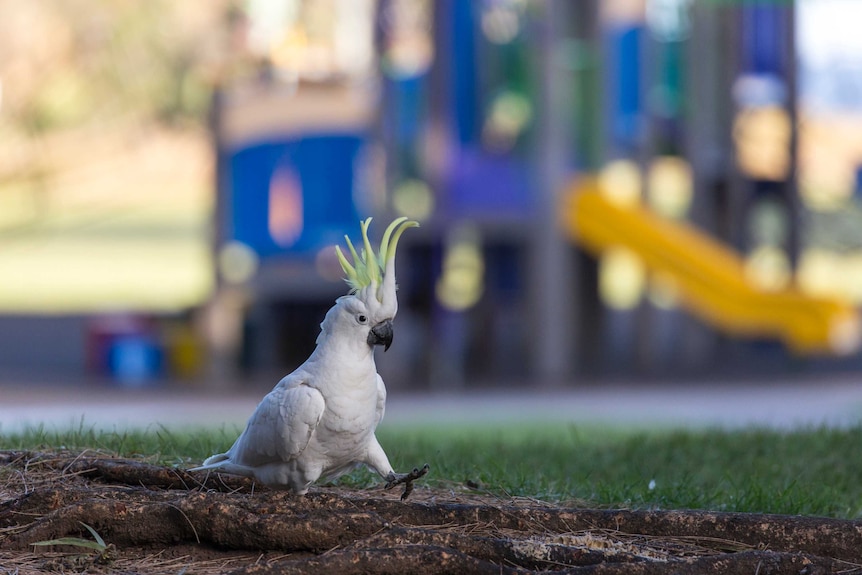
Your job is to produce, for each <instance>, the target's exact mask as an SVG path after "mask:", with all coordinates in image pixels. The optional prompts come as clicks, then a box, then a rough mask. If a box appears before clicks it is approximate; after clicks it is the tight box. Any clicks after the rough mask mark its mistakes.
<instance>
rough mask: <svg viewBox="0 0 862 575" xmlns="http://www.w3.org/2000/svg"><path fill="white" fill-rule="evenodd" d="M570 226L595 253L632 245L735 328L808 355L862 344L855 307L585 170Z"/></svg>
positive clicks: (702, 308)
mask: <svg viewBox="0 0 862 575" xmlns="http://www.w3.org/2000/svg"><path fill="white" fill-rule="evenodd" d="M563 226H564V227H565V229H566V231H567V233H568V234H569V236H570V237H571V238H572V239H574V240H575V241H577V243H578V244H579V245H581V246H582V247H583V248H584V249H586V250H587V251H589V252H591V253H592V254H594V255H600V254H603V253H607V252H608V251H610V250H619V249H625V250H629V251H630V252H631V253H633V254H635V255H636V256H637V257H638V258H640V259H641V260H642V261H643V263H644V265H645V266H646V268H647V270H648V272H649V273H650V274H651V275H652V276H653V277H655V278H659V279H660V281H663V282H665V284H666V285H667V284H668V283H669V285H670V286H673V287H674V288H675V291H676V292H677V295H678V297H679V300H680V301H681V302H682V304H683V305H684V307H686V308H687V309H688V310H689V311H690V312H692V313H694V314H696V315H697V316H698V317H700V318H701V319H703V320H705V321H706V322H708V323H710V324H712V325H713V326H714V327H716V328H718V329H720V330H722V331H724V332H726V333H728V334H730V335H734V336H742V337H762V338H776V339H780V340H781V341H783V342H784V343H785V344H786V345H787V346H788V347H789V348H790V349H791V350H793V351H794V352H795V353H797V354H800V355H809V354H835V355H848V354H851V353H854V352H856V351H857V350H858V349H859V346H860V336H862V333H860V320H859V316H858V314H857V312H856V310H855V308H854V307H852V306H850V305H848V304H847V303H844V302H842V301H839V300H837V299H827V298H821V297H812V296H809V295H806V294H804V293H802V292H801V291H800V290H799V289H798V288H797V287H796V286H793V285H791V286H789V287H784V288H781V289H776V290H768V289H765V288H764V287H761V286H759V285H758V284H757V282H756V281H755V280H753V279H752V278H751V277H750V275H749V274H748V273H747V272H746V267H745V263H744V261H743V259H742V258H741V257H740V256H739V255H738V254H737V253H736V252H734V251H733V250H732V249H730V248H728V247H727V246H725V245H723V244H722V243H720V242H718V241H716V240H714V239H712V238H711V237H709V236H708V235H707V234H705V233H704V232H702V231H700V230H698V229H697V228H695V227H693V226H691V225H688V224H684V223H680V222H676V221H673V220H671V219H668V218H664V217H661V216H659V215H657V214H655V213H653V212H652V211H651V210H649V209H648V208H646V207H644V206H642V205H641V204H640V202H637V201H635V202H630V201H626V200H623V199H620V198H614V197H613V196H612V195H611V194H610V193H608V190H606V189H602V187H601V186H600V184H599V182H598V181H597V180H595V179H592V178H589V177H587V178H580V179H579V181H578V183H577V184H575V185H572V186H571V187H570V189H569V191H568V193H567V195H566V198H565V207H564V210H563Z"/></svg>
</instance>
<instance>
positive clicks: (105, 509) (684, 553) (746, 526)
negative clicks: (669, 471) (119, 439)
mask: <svg viewBox="0 0 862 575" xmlns="http://www.w3.org/2000/svg"><path fill="white" fill-rule="evenodd" d="M252 487H253V484H252V483H251V482H250V481H248V480H244V479H237V478H232V477H227V476H220V475H217V474H209V475H207V474H206V473H193V474H191V473H188V472H185V471H183V470H179V469H173V468H169V467H163V466H158V465H152V464H148V463H145V462H142V461H137V460H127V459H113V458H107V457H104V456H98V455H96V454H92V453H85V454H41V453H28V452H0V559H3V558H7V557H13V558H18V559H19V560H20V561H23V560H24V559H27V561H36V562H37V563H38V561H39V560H40V559H39V558H42V559H44V558H45V557H47V556H48V554H50V553H54V554H57V552H58V551H59V552H60V556H62V557H83V558H82V559H81V560H80V561H79V562H78V563H76V562H75V561H78V560H70V561H69V562H67V563H65V564H63V565H61V567H62V569H61V570H64V571H66V572H71V573H74V572H83V571H84V570H86V569H87V568H88V567H86V566H85V564H87V562H90V563H92V562H93V561H94V560H95V559H94V557H93V556H88V555H86V554H82V553H81V550H80V549H66V548H65V547H61V548H57V549H53V550H47V551H40V550H37V549H34V548H33V547H32V544H33V543H35V542H37V541H46V540H52V539H58V538H61V537H80V538H85V539H86V538H88V537H89V536H90V535H89V534H88V533H87V531H86V530H85V528H84V527H83V526H82V523H85V524H87V525H89V526H92V527H93V528H94V529H95V530H96V532H98V533H99V534H100V536H101V537H102V538H103V539H104V540H105V541H106V542H108V543H109V544H111V545H113V546H114V548H115V549H117V556H116V558H112V559H111V560H112V561H115V562H122V561H127V560H129V554H130V553H131V550H135V552H136V553H138V555H140V556H141V557H150V558H152V557H155V556H158V557H159V560H158V561H154V564H153V565H152V569H146V568H144V567H141V568H139V570H140V571H147V572H152V573H161V572H165V573H167V572H174V573H175V572H177V559H176V553H174V554H169V556H165V555H164V553H165V552H166V551H169V550H179V549H182V550H183V552H184V553H187V555H183V557H189V559H188V561H189V562H190V563H191V562H199V561H210V562H216V563H217V562H218V561H224V563H223V564H222V567H223V571H224V572H228V571H231V570H233V571H234V572H235V573H249V574H251V573H319V572H333V573H335V572H337V573H398V574H399V575H401V574H404V573H420V574H433V573H452V572H458V573H489V574H490V573H495V574H496V573H509V574H513V575H517V574H520V573H528V572H529V573H535V572H542V573H596V574H616V573H633V574H644V575H650V574H654V573H655V574H664V573H682V574H685V573H726V572H749V573H760V574H767V573H790V572H793V573H800V572H805V573H809V574H814V573H837V572H842V573H851V572H854V570H855V571H856V572H862V569H859V567H858V564H859V563H862V523H860V522H854V521H842V520H831V519H823V518H808V517H784V516H774V515H755V514H739V513H712V512H702V511H644V510H640V511H638V510H594V509H572V508H562V507H553V506H549V505H547V504H539V503H530V504H528V503H524V502H516V503H506V502H502V501H500V500H495V499H493V498H486V500H485V501H480V500H477V499H476V498H474V500H473V501H470V502H466V503H465V502H460V501H458V500H457V498H456V497H453V496H451V495H448V494H445V493H439V492H437V493H435V492H431V491H430V490H428V489H419V490H418V491H417V500H416V501H412V502H409V503H407V502H403V501H398V500H396V499H393V498H390V497H387V496H385V492H384V491H381V490H379V489H374V490H368V491H346V490H343V489H321V490H318V491H315V492H312V493H310V494H308V495H305V496H296V495H292V494H289V493H285V492H276V491H270V490H266V489H257V490H253V489H252ZM236 557H242V558H243V559H241V560H240V559H235V558H236ZM251 558H255V559H254V560H252V559H251ZM9 564H10V565H13V564H14V563H11V562H10V563H9ZM118 564H119V563H118ZM156 564H158V565H164V569H163V570H161V571H160V569H161V567H158V568H157V565H156ZM22 565H23V563H22ZM28 565H29V563H28ZM64 565H65V566H64ZM76 565H78V567H76ZM195 565H197V563H195ZM45 569H47V567H45ZM123 569H126V568H125V567H124V568H123ZM196 570H197V568H195V570H192V571H190V572H194V571H196ZM39 571H40V569H36V570H35V571H34V572H39ZM20 572H21V573H24V572H28V571H26V569H24V568H23V567H22V570H21V571H20ZM201 572H204V571H201ZM0 573H2V571H0Z"/></svg>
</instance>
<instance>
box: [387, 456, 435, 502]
mask: <svg viewBox="0 0 862 575" xmlns="http://www.w3.org/2000/svg"><path fill="white" fill-rule="evenodd" d="M429 469H431V467H430V466H429V465H428V464H427V463H426V464H425V465H423V466H422V467H421V468H419V467H414V468H413V471H411V472H410V473H395V472H394V471H390V472H389V475H387V476H386V485H384V486H383V488H384V489H392V488H393V487H395V486H396V485H400V484H402V483H403V484H404V493H402V494H401V501H404V500H405V499H407V498H408V497H410V494H411V493H413V482H414V481H415V480H417V479H419V478H420V477H422V476H423V475H425V474H426V473H428V470H429Z"/></svg>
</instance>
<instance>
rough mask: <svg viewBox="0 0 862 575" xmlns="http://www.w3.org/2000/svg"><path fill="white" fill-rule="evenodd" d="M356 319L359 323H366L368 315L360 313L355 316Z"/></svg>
mask: <svg viewBox="0 0 862 575" xmlns="http://www.w3.org/2000/svg"><path fill="white" fill-rule="evenodd" d="M356 321H358V322H359V323H361V324H363V325H364V324H366V323H368V316H367V315H365V314H362V313H361V314H359V315H357V316H356Z"/></svg>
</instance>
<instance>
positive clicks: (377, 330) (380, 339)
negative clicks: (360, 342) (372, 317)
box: [368, 319, 392, 351]
mask: <svg viewBox="0 0 862 575" xmlns="http://www.w3.org/2000/svg"><path fill="white" fill-rule="evenodd" d="M368 345H370V346H375V345H382V346H383V351H386V350H387V349H389V346H390V345H392V320H391V319H387V320H386V321H381V322H380V323H378V324H377V325H375V326H374V327H372V328H371V331H370V332H368Z"/></svg>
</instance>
